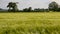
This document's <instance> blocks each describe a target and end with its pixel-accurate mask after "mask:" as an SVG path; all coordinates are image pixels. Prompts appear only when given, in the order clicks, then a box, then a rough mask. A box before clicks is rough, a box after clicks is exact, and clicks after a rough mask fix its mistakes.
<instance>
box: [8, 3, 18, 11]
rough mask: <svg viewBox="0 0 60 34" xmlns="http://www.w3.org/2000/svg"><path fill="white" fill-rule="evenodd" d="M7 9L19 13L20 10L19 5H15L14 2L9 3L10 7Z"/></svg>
mask: <svg viewBox="0 0 60 34" xmlns="http://www.w3.org/2000/svg"><path fill="white" fill-rule="evenodd" d="M7 7H9V9H8V11H11V10H12V11H17V10H18V8H17V4H16V3H14V2H9V3H8V5H7Z"/></svg>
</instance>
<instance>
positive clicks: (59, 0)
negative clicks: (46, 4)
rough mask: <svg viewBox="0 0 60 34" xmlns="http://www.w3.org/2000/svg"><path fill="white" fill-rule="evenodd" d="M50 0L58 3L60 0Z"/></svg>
mask: <svg viewBox="0 0 60 34" xmlns="http://www.w3.org/2000/svg"><path fill="white" fill-rule="evenodd" d="M51 1H55V2H57V3H58V4H59V5H60V0H51Z"/></svg>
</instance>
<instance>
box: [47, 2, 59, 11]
mask: <svg viewBox="0 0 60 34" xmlns="http://www.w3.org/2000/svg"><path fill="white" fill-rule="evenodd" d="M48 8H49V10H53V11H56V10H57V9H58V4H57V3H56V2H54V1H53V2H51V3H50V4H49V7H48Z"/></svg>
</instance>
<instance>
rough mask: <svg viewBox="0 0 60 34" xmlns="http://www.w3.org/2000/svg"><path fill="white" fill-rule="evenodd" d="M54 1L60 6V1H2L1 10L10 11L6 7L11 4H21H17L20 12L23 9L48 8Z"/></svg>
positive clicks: (0, 3)
mask: <svg viewBox="0 0 60 34" xmlns="http://www.w3.org/2000/svg"><path fill="white" fill-rule="evenodd" d="M52 1H55V2H57V3H58V4H60V2H59V0H0V8H2V9H8V8H7V7H6V6H7V5H8V3H9V2H19V3H18V4H17V5H18V9H19V10H22V9H24V8H28V7H32V9H34V8H48V5H49V3H50V2H52ZM4 2H5V3H4ZM3 3H4V4H3Z"/></svg>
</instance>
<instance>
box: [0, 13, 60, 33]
mask: <svg viewBox="0 0 60 34" xmlns="http://www.w3.org/2000/svg"><path fill="white" fill-rule="evenodd" d="M0 34H60V13H58V12H50V13H49V12H48V13H45V12H44V13H42V12H41V13H24V12H23V13H22V12H21V13H0Z"/></svg>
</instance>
